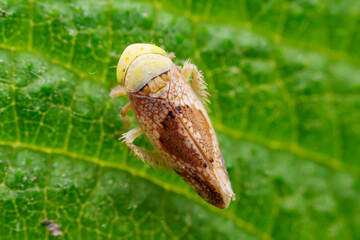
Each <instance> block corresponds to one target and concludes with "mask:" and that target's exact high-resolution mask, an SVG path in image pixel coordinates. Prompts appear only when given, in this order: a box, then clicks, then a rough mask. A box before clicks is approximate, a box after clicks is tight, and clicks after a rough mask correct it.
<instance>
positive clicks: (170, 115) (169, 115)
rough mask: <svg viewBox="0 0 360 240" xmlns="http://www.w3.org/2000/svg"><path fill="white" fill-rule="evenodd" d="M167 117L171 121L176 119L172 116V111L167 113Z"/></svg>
mask: <svg viewBox="0 0 360 240" xmlns="http://www.w3.org/2000/svg"><path fill="white" fill-rule="evenodd" d="M168 117H170V118H171V119H174V118H176V117H175V116H174V115H173V113H172V111H169V112H168Z"/></svg>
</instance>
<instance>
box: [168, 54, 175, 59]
mask: <svg viewBox="0 0 360 240" xmlns="http://www.w3.org/2000/svg"><path fill="white" fill-rule="evenodd" d="M167 57H168V58H170V60H173V59H174V58H175V53H173V52H170V53H168V54H167Z"/></svg>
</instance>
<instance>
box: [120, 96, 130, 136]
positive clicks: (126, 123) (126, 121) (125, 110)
mask: <svg viewBox="0 0 360 240" xmlns="http://www.w3.org/2000/svg"><path fill="white" fill-rule="evenodd" d="M131 108H132V106H131V103H130V102H128V103H127V104H126V105H125V106H124V107H123V108H122V109H121V118H122V120H123V122H124V126H123V127H122V130H124V129H126V128H127V127H128V126H129V125H130V121H129V118H128V117H127V115H126V114H127V113H128V111H130V110H131Z"/></svg>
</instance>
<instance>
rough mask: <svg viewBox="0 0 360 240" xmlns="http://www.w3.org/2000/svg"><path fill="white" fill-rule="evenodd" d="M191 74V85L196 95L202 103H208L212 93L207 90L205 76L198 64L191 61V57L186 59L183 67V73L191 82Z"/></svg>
mask: <svg viewBox="0 0 360 240" xmlns="http://www.w3.org/2000/svg"><path fill="white" fill-rule="evenodd" d="M191 74H193V79H192V83H191V86H192V88H193V90H194V91H195V93H196V95H197V96H198V97H199V98H200V99H201V101H202V103H203V104H204V105H206V104H207V103H208V102H209V100H208V97H209V96H210V94H209V93H208V92H207V91H206V88H207V87H206V82H205V81H204V76H203V75H202V73H201V72H200V71H199V70H198V68H197V67H196V65H194V64H192V63H190V59H189V60H187V61H185V63H184V66H183V67H182V69H181V75H182V76H183V77H184V79H185V80H186V81H188V82H189V81H190V76H191Z"/></svg>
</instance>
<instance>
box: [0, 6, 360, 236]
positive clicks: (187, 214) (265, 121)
mask: <svg viewBox="0 0 360 240" xmlns="http://www.w3.org/2000/svg"><path fill="white" fill-rule="evenodd" d="M0 7H1V12H2V13H1V14H0V236H1V238H2V239H54V237H53V236H52V235H51V232H49V231H48V230H47V229H46V228H45V227H44V226H42V224H41V222H42V221H43V220H44V219H49V220H52V221H53V222H54V223H56V224H58V225H59V226H60V227H61V229H62V232H63V236H62V237H60V238H63V239H117V238H118V239H124V238H127V239H172V238H174V239H180V238H181V239H262V240H264V239H341V240H344V239H359V238H360V162H359V159H360V147H359V146H360V124H359V123H360V67H359V66H360V31H359V29H360V4H359V1H358V0H346V1H345V0H344V1H333V0H330V1H316V0H294V1H280V0H269V1H260V0H256V1H253V0H243V1H214V0H210V1H169V2H168V1H157V2H156V3H153V2H152V1H149V2H147V3H146V1H138V2H130V1H112V0H109V1H98V0H93V1H85V0H79V1H56V0H53V1H45V0H44V1H36V0H28V1H17V0H13V1H12V0H5V1H3V2H2V4H1V6H0ZM137 42H151V43H155V44H157V45H159V46H161V47H164V48H165V49H166V50H167V51H171V52H174V53H175V54H176V56H177V58H176V59H175V62H176V63H177V64H182V63H183V62H184V61H185V60H186V59H187V58H191V59H192V61H193V63H195V64H196V65H197V66H198V67H199V69H201V70H202V71H203V72H204V75H205V78H206V80H207V82H208V86H209V92H210V94H211V95H212V98H211V102H212V104H211V105H210V108H211V112H210V118H211V120H212V122H213V124H214V127H215V130H216V132H217V134H218V138H219V141H220V145H221V148H222V150H223V155H224V158H225V161H226V165H227V168H228V172H229V175H230V178H231V181H232V184H233V187H234V191H235V193H236V198H237V200H236V201H234V202H232V203H231V205H230V207H229V208H228V209H227V210H220V209H216V208H215V207H213V206H211V205H209V204H207V203H206V202H205V201H203V200H202V199H201V198H200V197H199V196H198V195H197V194H196V193H195V192H194V191H192V190H191V189H190V187H189V186H187V185H186V184H185V183H184V182H183V181H182V179H181V178H180V177H179V176H177V175H176V174H174V173H173V172H171V171H170V170H157V169H153V168H148V167H147V166H146V165H145V164H143V163H142V162H141V161H140V160H138V159H136V158H135V157H134V156H129V149H128V148H127V147H126V146H125V144H123V143H121V142H120V141H119V140H118V137H117V135H116V133H117V131H119V130H120V129H121V128H122V126H123V122H122V120H121V118H120V117H119V113H120V109H121V108H122V107H123V106H124V105H125V104H126V102H127V101H128V100H127V99H126V97H120V98H117V99H110V98H109V91H110V89H111V88H112V87H113V86H114V85H115V84H116V78H115V68H111V67H112V66H115V65H116V64H117V61H118V58H119V56H120V55H121V52H122V51H123V50H124V48H125V47H126V46H127V45H129V44H132V43H137ZM131 126H132V127H135V126H137V123H136V121H135V119H134V116H133V115H132V124H131ZM142 142H146V141H145V139H144V138H142V139H141V141H139V143H140V144H148V143H142Z"/></svg>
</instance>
